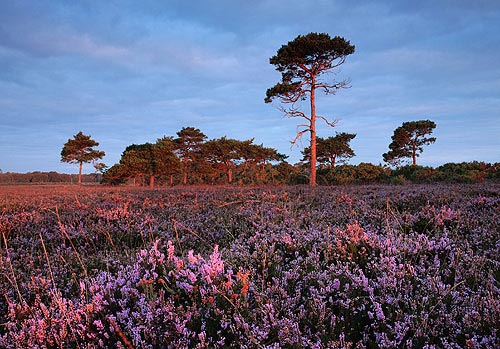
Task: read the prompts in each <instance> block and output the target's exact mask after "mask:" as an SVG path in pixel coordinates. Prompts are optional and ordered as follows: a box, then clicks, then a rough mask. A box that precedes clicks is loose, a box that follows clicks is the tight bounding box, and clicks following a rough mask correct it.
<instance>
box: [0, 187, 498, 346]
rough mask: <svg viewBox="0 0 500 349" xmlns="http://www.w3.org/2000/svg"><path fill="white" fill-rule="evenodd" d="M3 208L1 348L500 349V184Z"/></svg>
mask: <svg viewBox="0 0 500 349" xmlns="http://www.w3.org/2000/svg"><path fill="white" fill-rule="evenodd" d="M0 193H1V196H0V212H1V214H0V231H1V233H2V236H1V249H0V251H1V254H0V268H1V269H2V273H1V274H0V291H1V293H2V299H1V300H0V347H5V348H109V347H118V348H232V347H234V348H495V347H500V339H499V336H500V334H499V333H498V331H499V323H500V297H499V293H500V292H499V287H500V285H499V281H500V269H499V263H500V260H499V255H500V253H499V252H500V242H499V231H500V229H499V228H500V227H499V225H500V224H499V222H500V220H499V216H500V185H498V184H492V183H490V184H486V183H484V184H469V185H451V184H447V185H444V184H443V185H437V184H436V185H404V186H387V185H363V186H335V187H321V188H317V189H316V190H315V191H311V189H310V188H308V187H307V188H306V187H300V186H296V187H193V188H190V187H182V188H169V189H156V190H147V189H139V188H125V187H118V188H81V189H76V188H74V187H66V188H64V187H0Z"/></svg>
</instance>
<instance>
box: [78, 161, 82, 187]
mask: <svg viewBox="0 0 500 349" xmlns="http://www.w3.org/2000/svg"><path fill="white" fill-rule="evenodd" d="M82 167H83V162H82V161H80V171H79V172H78V186H79V187H80V186H81V185H82Z"/></svg>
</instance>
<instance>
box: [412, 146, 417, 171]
mask: <svg viewBox="0 0 500 349" xmlns="http://www.w3.org/2000/svg"><path fill="white" fill-rule="evenodd" d="M412 146H413V151H412V154H411V156H412V159H413V166H415V165H416V164H417V144H416V142H413V144H412Z"/></svg>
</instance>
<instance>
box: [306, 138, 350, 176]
mask: <svg viewBox="0 0 500 349" xmlns="http://www.w3.org/2000/svg"><path fill="white" fill-rule="evenodd" d="M354 137H356V134H354V133H346V132H342V133H338V132H337V134H336V135H335V137H328V138H321V137H318V140H317V148H318V150H317V157H318V162H319V163H320V164H325V163H329V164H330V167H331V168H333V167H335V164H336V163H337V162H344V161H346V160H348V159H350V158H352V157H353V156H355V155H356V154H355V153H354V150H352V148H351V146H350V145H349V143H350V142H351V140H353V139H354ZM310 153H311V148H310V147H307V148H305V149H304V151H303V152H302V154H303V155H304V158H303V159H302V161H306V160H309V158H310Z"/></svg>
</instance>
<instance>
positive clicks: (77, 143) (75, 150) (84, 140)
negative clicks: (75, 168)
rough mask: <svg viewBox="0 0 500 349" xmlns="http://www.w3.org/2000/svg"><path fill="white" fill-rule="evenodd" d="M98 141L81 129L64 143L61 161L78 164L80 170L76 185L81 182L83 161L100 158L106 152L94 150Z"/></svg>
mask: <svg viewBox="0 0 500 349" xmlns="http://www.w3.org/2000/svg"><path fill="white" fill-rule="evenodd" d="M98 145H99V143H98V142H96V141H94V140H93V139H91V138H90V136H86V135H84V134H83V133H82V131H80V132H78V134H76V135H75V136H74V137H73V138H71V139H68V141H67V142H66V143H65V144H64V146H63V149H62V151H61V162H68V163H71V164H79V165H80V170H79V172H78V185H81V184H82V165H83V163H84V162H85V163H87V162H93V161H95V160H98V159H102V158H103V157H104V155H106V153H104V152H103V151H101V150H95V149H93V147H97V146H98Z"/></svg>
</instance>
